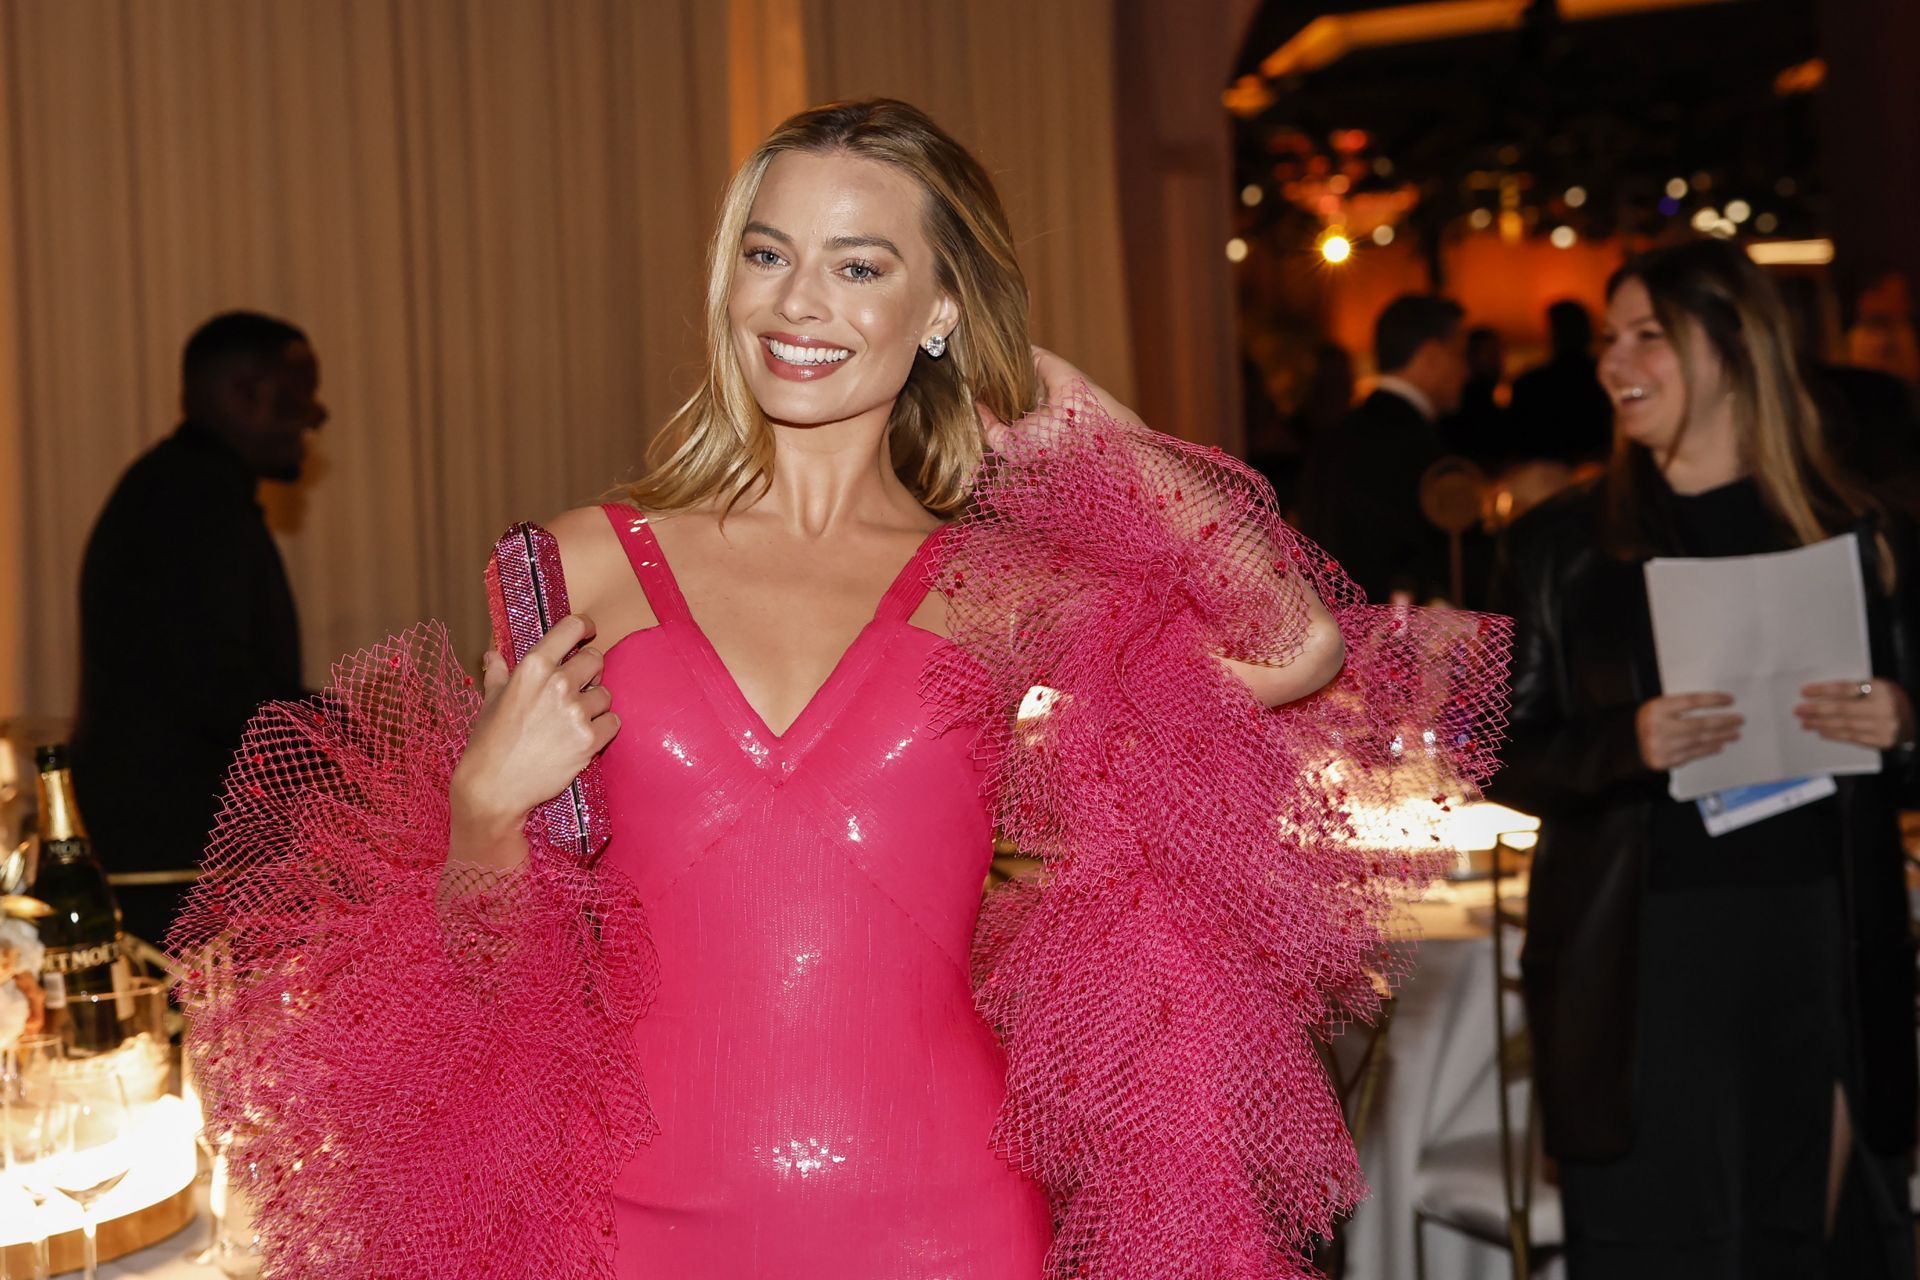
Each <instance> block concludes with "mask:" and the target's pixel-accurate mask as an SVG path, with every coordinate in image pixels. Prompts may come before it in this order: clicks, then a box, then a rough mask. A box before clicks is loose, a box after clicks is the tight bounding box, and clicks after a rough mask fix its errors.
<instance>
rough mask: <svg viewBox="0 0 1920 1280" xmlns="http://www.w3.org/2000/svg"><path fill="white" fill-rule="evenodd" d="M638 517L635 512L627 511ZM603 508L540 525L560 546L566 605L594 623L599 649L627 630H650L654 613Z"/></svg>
mask: <svg viewBox="0 0 1920 1280" xmlns="http://www.w3.org/2000/svg"><path fill="white" fill-rule="evenodd" d="M629 509H630V510H632V511H633V513H634V514H635V515H636V516H637V515H639V514H640V512H639V509H638V508H629ZM612 514H613V513H611V512H608V511H607V510H605V509H604V508H602V507H598V506H593V507H575V508H573V509H572V510H571V511H563V512H561V513H560V514H559V515H557V516H554V517H553V518H552V519H551V520H544V521H542V522H541V526H542V527H543V528H545V529H546V530H547V532H549V533H551V534H552V535H553V537H554V541H555V542H557V543H559V544H560V568H561V570H562V571H563V572H564V573H565V574H566V578H567V600H568V604H569V605H570V607H571V608H572V609H573V611H574V612H575V613H584V614H587V615H589V616H590V617H592V618H593V620H594V622H595V624H597V626H598V629H599V640H600V641H601V642H604V644H602V643H598V642H597V643H596V647H604V645H605V644H611V643H612V642H613V641H614V640H617V639H618V638H619V637H621V636H623V635H625V634H626V633H627V632H629V631H637V630H639V629H640V628H641V627H645V626H651V625H653V611H652V610H651V609H649V608H648V607H647V602H646V596H645V595H644V594H643V593H642V592H641V591H640V589H639V584H638V583H637V582H636V581H635V580H634V576H633V568H632V566H631V565H630V564H629V563H628V560H627V552H626V548H625V547H624V546H622V545H621V542H620V535H619V533H618V532H617V531H616V529H615V528H614V522H613V520H612V519H611V518H610V516H611V515H612Z"/></svg>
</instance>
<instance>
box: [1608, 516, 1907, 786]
mask: <svg viewBox="0 0 1920 1280" xmlns="http://www.w3.org/2000/svg"><path fill="white" fill-rule="evenodd" d="M1646 573H1647V602H1648V604H1649V605H1651V607H1652V609H1653V642H1654V649H1655V651H1656V653H1657V655H1658V658H1659V663H1660V687H1661V690H1662V691H1663V692H1665V693H1730V694H1732V695H1733V708H1732V709H1733V710H1734V711H1736V712H1738V713H1739V714H1740V715H1742V716H1745V717H1746V723H1745V724H1744V725H1743V726H1741V729H1740V737H1739V740H1738V741H1735V742H1732V743H1729V744H1728V745H1727V746H1726V747H1724V748H1722V749H1721V750H1720V752H1719V753H1718V754H1715V755H1711V756H1707V757H1705V758H1704V759H1700V760H1695V761H1692V762H1690V763H1688V764H1683V765H1681V766H1680V767H1679V768H1677V769H1675V770H1673V774H1672V780H1671V782H1670V783H1669V785H1668V790H1669V792H1670V794H1672V796H1673V798H1674V799H1676V800H1693V799H1697V798H1698V797H1700V796H1704V795H1707V794H1709V793H1711V792H1715V791H1721V790H1725V789H1726V788H1729V787H1744V786H1752V785H1755V784H1757V783H1764V782H1779V781H1781V780H1783V779H1786V778H1803V777H1807V776H1809V775H1812V774H1836V773H1878V772H1879V771H1880V753H1879V752H1877V751H1873V750H1871V749H1869V748H1867V747H1857V746H1854V745H1852V744H1850V743H1843V742H1829V741H1827V740H1826V739H1825V738H1822V737H1820V736H1819V735H1818V734H1815V733H1810V732H1808V731H1807V730H1804V729H1802V728H1801V727H1800V722H1799V721H1798V720H1796V719H1795V718H1794V715H1793V708H1794V706H1795V705H1796V704H1798V703H1799V702H1800V701H1802V699H1801V697H1800V690H1801V688H1802V687H1803V686H1805V685H1807V684H1810V683H1812V682H1813V681H1816V680H1865V679H1867V678H1868V677H1870V676H1871V675H1872V674H1873V673H1872V670H1871V660H1870V658H1869V656H1868V649H1867V610H1866V591H1865V589H1864V586H1863V584H1862V582H1861V580H1860V551H1859V547H1858V545H1857V543H1856V541H1855V539H1854V536H1853V535H1852V534H1847V535H1845V536H1843V537H1839V538H1829V539H1828V540H1827V541H1825V542H1817V543H1815V544H1813V545H1812V546H1809V547H1800V548H1798V549H1796V550H1793V551H1782V552H1779V553H1777V554H1774V555H1764V556H1723V557H1716V558H1713V559H1706V560H1682V559H1657V560H1650V561H1648V562H1647V567H1646ZM1705 714H1716V712H1707V713H1705Z"/></svg>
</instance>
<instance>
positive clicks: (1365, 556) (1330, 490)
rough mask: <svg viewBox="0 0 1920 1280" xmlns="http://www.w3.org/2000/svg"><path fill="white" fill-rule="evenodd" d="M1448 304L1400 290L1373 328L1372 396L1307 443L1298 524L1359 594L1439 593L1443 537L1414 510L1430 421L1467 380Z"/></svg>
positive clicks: (1430, 441) (1461, 342)
mask: <svg viewBox="0 0 1920 1280" xmlns="http://www.w3.org/2000/svg"><path fill="white" fill-rule="evenodd" d="M1464 314H1465V313H1464V312H1462V311H1461V309H1460V306H1459V304H1458V303H1455V302H1451V301H1449V300H1448V299H1446V298H1439V297H1434V296H1431V295H1428V294H1403V295H1401V296H1400V297H1398V298H1395V299H1394V300H1393V301H1392V302H1390V303H1388V304H1387V307H1386V309H1385V310H1384V311H1382V312H1381V313H1380V317H1379V319H1378V320H1376V321H1375V322H1374V327H1373V353H1374V360H1375V363H1376V364H1377V366H1378V367H1379V369H1380V376H1379V379H1378V380H1377V381H1376V382H1375V384H1374V391H1373V394H1372V395H1370V396H1368V397H1367V398H1366V399H1365V400H1364V401H1362V402H1361V403H1360V405H1359V407H1357V408H1355V409H1354V410H1353V411H1352V412H1351V413H1349V414H1348V415H1347V416H1346V418H1345V420H1343V421H1342V422H1341V423H1340V425H1339V426H1338V427H1336V428H1334V429H1333V430H1332V431H1330V432H1328V433H1326V435H1325V436H1323V437H1322V438H1321V439H1319V440H1317V441H1315V442H1314V449H1313V454H1312V456H1311V457H1310V458H1309V460H1308V463H1307V478H1306V483H1305V484H1304V485H1303V487H1302V493H1301V502H1300V525H1301V529H1302V531H1303V532H1304V533H1306V534H1307V536H1308V537H1311V538H1313V539H1314V540H1315V541H1317V542H1318V543H1319V544H1320V545H1321V546H1322V547H1325V548H1326V549H1327V551H1328V552H1330V553H1331V554H1332V555H1333V556H1334V558H1335V559H1337V560H1339V561H1340V564H1341V566H1342V567H1343V568H1345V569H1346V571H1347V572H1348V573H1349V574H1351V575H1352V577H1353V579H1354V581H1356V582H1358V583H1359V584H1360V586H1361V587H1362V588H1363V589H1365V591H1366V593H1367V596H1368V598H1369V599H1372V600H1377V601H1385V600H1387V599H1388V598H1390V597H1391V596H1393V595H1394V594H1395V593H1404V594H1405V595H1406V596H1407V597H1408V598H1410V599H1412V600H1413V601H1414V602H1416V603H1421V602H1425V601H1427V600H1430V599H1433V598H1435V597H1443V596H1445V595H1446V594H1447V591H1448V588H1447V578H1448V569H1447V539H1446V535H1445V534H1443V533H1441V532H1440V530H1439V529H1437V528H1435V527H1434V526H1433V525H1432V523H1430V522H1429V521H1428V520H1427V518H1426V516H1425V515H1423V514H1422V513H1421V510H1420V477H1421V476H1422V475H1424V474H1425V473H1426V470H1427V467H1428V466H1430V465H1431V464H1432V463H1433V461H1434V460H1435V459H1436V458H1439V457H1440V456H1441V453H1442V449H1441V444H1440V436H1439V433H1438V431H1437V430H1436V429H1435V426H1434V424H1435V423H1436V422H1437V421H1438V420H1439V419H1440V418H1442V417H1444V416H1445V415H1447V414H1450V413H1452V412H1453V411H1454V410H1455V409H1457V408H1458V407H1459V404H1460V392H1461V388H1462V387H1463V386H1465V384H1466V380H1467V353H1466V334H1465V332H1464V331H1463V329H1462V326H1461V320H1462V318H1463V316H1464Z"/></svg>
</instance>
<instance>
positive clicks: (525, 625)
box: [487, 524, 608, 859]
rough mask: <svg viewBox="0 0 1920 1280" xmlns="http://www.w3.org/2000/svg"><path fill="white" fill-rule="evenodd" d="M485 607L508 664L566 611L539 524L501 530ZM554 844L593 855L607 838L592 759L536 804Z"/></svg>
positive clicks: (560, 578)
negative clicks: (551, 795)
mask: <svg viewBox="0 0 1920 1280" xmlns="http://www.w3.org/2000/svg"><path fill="white" fill-rule="evenodd" d="M487 609H488V611H489V612H490V613H491V614H492V615H493V642H494V645H495V646H496V647H497V648H498V649H499V650H500V656H501V657H503V658H505V659H506V662H507V667H508V669H509V670H511V669H512V668H514V667H516V666H518V665H519V664H520V660H521V659H522V658H525V657H526V656H527V650H529V649H531V648H533V646H534V645H535V644H536V643H538V642H539V640H540V637H541V636H544V635H545V634H547V632H548V631H551V630H552V629H553V626H554V624H555V623H557V622H559V621H560V620H561V619H562V618H564V617H566V616H567V613H568V612H569V610H568V607H567V580H566V575H565V574H563V573H562V572H561V570H560V544H559V543H558V542H556V541H555V540H554V537H553V535H552V534H551V533H548V532H547V531H546V530H545V529H542V528H541V527H540V526H539V525H537V524H516V525H514V526H513V527H512V528H511V529H508V530H507V531H506V533H504V534H502V535H501V537H500V541H498V542H496V543H495V544H494V547H493V559H492V560H490V561H488V563H487ZM533 820H534V821H535V822H536V823H538V824H540V826H541V828H542V830H543V831H544V833H545V835H546V839H547V842H548V843H549V844H550V845H551V846H552V847H554V848H555V849H561V850H567V851H571V852H574V853H577V854H578V855H579V856H580V857H581V858H582V859H586V858H591V857H593V856H594V855H595V854H597V853H599V852H600V850H601V849H602V848H603V847H605V845H606V843H607V834H608V831H607V794H606V787H605V784H604V783H603V782H602V781H601V777H600V762H599V761H598V760H597V759H596V760H594V761H592V762H590V763H589V764H588V765H587V767H586V768H585V769H582V770H581V771H580V775H579V776H578V777H576V778H575V779H574V780H573V781H572V783H570V784H569V785H568V786H567V789H566V790H565V791H563V792H561V793H560V794H559V795H557V796H555V797H554V798H553V799H551V800H549V801H547V802H546V803H545V804H543V805H541V806H540V807H539V808H538V809H536V810H534V814H533Z"/></svg>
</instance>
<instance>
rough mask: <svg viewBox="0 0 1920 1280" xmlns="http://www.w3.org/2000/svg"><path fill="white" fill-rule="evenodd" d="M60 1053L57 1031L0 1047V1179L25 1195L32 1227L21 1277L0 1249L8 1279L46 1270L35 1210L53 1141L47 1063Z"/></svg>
mask: <svg viewBox="0 0 1920 1280" xmlns="http://www.w3.org/2000/svg"><path fill="white" fill-rule="evenodd" d="M60 1056H61V1044H60V1037H58V1036H44V1035H42V1036H22V1037H21V1038H20V1039H18V1040H16V1041H14V1042H13V1043H12V1044H11V1045H8V1046H6V1048H4V1049H0V1183H11V1184H13V1185H14V1186H16V1187H18V1188H19V1189H20V1190H21V1191H22V1192H23V1193H24V1194H25V1195H26V1197H27V1200H28V1201H29V1202H30V1203H31V1204H32V1205H33V1209H34V1223H35V1227H36V1234H34V1235H33V1236H32V1237H31V1243H32V1249H31V1252H32V1261H31V1262H30V1263H29V1264H28V1270H27V1272H26V1275H25V1277H24V1278H19V1277H11V1273H10V1272H8V1270H7V1264H6V1256H5V1255H6V1250H5V1249H4V1248H0V1277H6V1278H8V1280H45V1278H46V1277H47V1275H49V1274H50V1272H51V1270H52V1259H51V1258H50V1257H49V1256H48V1252H47V1248H48V1246H47V1236H46V1231H45V1225H46V1224H45V1220H44V1218H43V1217H42V1214H41V1210H43V1209H45V1207H46V1204H47V1201H48V1199H50V1198H51V1196H52V1194H53V1192H52V1188H50V1187H49V1186H48V1185H47V1183H46V1177H45V1174H46V1170H47V1163H46V1158H47V1157H48V1156H49V1155H51V1154H52V1145H53V1119H52V1117H53V1112H52V1105H53V1064H54V1063H55V1062H56V1061H58V1060H59V1058H60Z"/></svg>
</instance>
